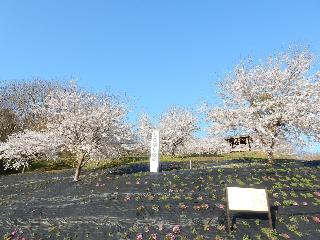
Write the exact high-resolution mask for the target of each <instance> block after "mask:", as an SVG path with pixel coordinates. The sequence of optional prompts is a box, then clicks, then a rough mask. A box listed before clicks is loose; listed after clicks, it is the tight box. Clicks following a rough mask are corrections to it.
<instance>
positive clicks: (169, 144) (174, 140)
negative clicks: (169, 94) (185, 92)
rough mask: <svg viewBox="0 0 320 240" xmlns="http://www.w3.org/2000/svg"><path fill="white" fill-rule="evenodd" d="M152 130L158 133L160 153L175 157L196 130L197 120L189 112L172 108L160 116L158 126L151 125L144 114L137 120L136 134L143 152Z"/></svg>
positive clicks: (147, 148)
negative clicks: (157, 130) (137, 128)
mask: <svg viewBox="0 0 320 240" xmlns="http://www.w3.org/2000/svg"><path fill="white" fill-rule="evenodd" d="M153 129H159V131H160V146H161V151H162V152H163V153H169V154H172V155H175V154H176V153H177V151H178V150H179V149H182V148H183V146H184V145H185V144H186V143H187V142H188V141H190V140H191V139H192V138H193V135H194V133H195V132H196V131H197V130H198V126H197V119H196V118H195V116H194V114H193V113H192V112H191V111H188V110H185V109H182V108H178V107H172V108H171V109H170V110H169V111H167V112H165V113H163V114H162V115H161V116H160V120H159V122H158V124H155V125H152V124H151V121H150V118H149V117H148V116H147V115H146V114H144V115H143V116H142V117H141V118H140V120H139V130H138V134H139V139H140V143H141V144H142V145H144V149H145V150H149V146H150V140H151V132H152V130H153Z"/></svg>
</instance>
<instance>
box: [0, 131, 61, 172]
mask: <svg viewBox="0 0 320 240" xmlns="http://www.w3.org/2000/svg"><path fill="white" fill-rule="evenodd" d="M61 145H62V142H61V141H60V140H59V139H58V138H57V137H56V136H55V133H53V132H43V131H41V132H35V131H30V130H24V131H22V132H18V133H14V134H12V135H9V137H8V139H7V141H6V142H4V143H1V144H0V159H2V160H4V163H5V164H4V169H5V170H6V169H15V170H18V169H20V168H22V169H23V170H22V172H24V169H25V168H26V167H28V166H29V164H30V163H31V161H33V160H35V159H39V158H44V159H50V160H52V159H55V158H56V156H57V153H58V151H59V149H60V147H61Z"/></svg>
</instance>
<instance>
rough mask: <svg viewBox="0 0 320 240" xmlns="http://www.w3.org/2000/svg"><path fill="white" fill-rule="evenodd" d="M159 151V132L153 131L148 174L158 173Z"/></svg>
mask: <svg viewBox="0 0 320 240" xmlns="http://www.w3.org/2000/svg"><path fill="white" fill-rule="evenodd" d="M159 150H160V133H159V130H153V131H152V138H151V154H150V172H158V171H159Z"/></svg>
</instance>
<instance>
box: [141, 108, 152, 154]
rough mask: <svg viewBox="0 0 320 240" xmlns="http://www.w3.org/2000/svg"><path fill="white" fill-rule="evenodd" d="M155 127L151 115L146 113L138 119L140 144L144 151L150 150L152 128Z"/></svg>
mask: <svg viewBox="0 0 320 240" xmlns="http://www.w3.org/2000/svg"><path fill="white" fill-rule="evenodd" d="M153 128H154V127H153V126H152V124H151V120H150V117H149V116H148V115H147V114H146V113H144V114H142V115H141V116H140V118H139V120H138V132H137V136H138V145H139V147H138V148H139V150H141V151H142V152H148V151H149V150H150V141H151V134H152V129H153Z"/></svg>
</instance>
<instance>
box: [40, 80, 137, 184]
mask: <svg viewBox="0 0 320 240" xmlns="http://www.w3.org/2000/svg"><path fill="white" fill-rule="evenodd" d="M38 111H39V112H41V113H42V114H44V115H45V116H46V119H47V131H49V132H55V133H56V137H57V138H59V139H61V141H62V142H63V144H62V147H61V150H64V151H69V152H71V153H73V154H74V155H75V156H76V159H77V164H76V172H75V175H74V181H78V179H79V175H80V172H81V169H82V167H83V166H84V165H85V164H86V163H87V162H89V161H91V160H93V159H99V158H105V157H114V156H117V155H119V154H121V153H122V152H123V151H126V150H130V148H131V144H132V143H133V134H132V132H131V125H129V124H126V123H125V118H126V115H127V110H126V108H125V106H124V105H123V104H120V103H119V102H117V101H115V99H113V98H112V97H110V96H106V95H97V94H92V93H88V92H84V91H81V90H79V88H78V87H77V85H76V84H75V83H72V84H71V86H70V88H69V89H67V90H63V89H62V90H58V91H53V92H52V93H51V94H49V95H48V97H47V99H46V104H45V106H43V107H41V108H40V109H38Z"/></svg>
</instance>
